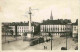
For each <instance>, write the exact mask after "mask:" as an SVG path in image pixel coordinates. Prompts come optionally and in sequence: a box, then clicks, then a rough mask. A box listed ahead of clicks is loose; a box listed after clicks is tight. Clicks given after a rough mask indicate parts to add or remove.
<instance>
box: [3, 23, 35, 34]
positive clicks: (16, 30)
mask: <svg viewBox="0 0 80 52" xmlns="http://www.w3.org/2000/svg"><path fill="white" fill-rule="evenodd" d="M5 25H8V27H10V28H11V29H9V30H12V31H13V35H23V33H25V32H27V33H28V32H29V26H28V23H23V22H13V23H3V26H5ZM31 27H32V28H31V29H32V32H33V33H34V25H33V24H32V26H31ZM8 35H11V33H8Z"/></svg>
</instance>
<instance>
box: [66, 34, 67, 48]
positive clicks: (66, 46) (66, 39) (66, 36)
mask: <svg viewBox="0 0 80 52" xmlns="http://www.w3.org/2000/svg"><path fill="white" fill-rule="evenodd" d="M66 50H67V34H66Z"/></svg>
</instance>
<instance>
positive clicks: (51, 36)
mask: <svg viewBox="0 0 80 52" xmlns="http://www.w3.org/2000/svg"><path fill="white" fill-rule="evenodd" d="M49 36H50V37H51V50H52V35H51V34H50V32H49Z"/></svg>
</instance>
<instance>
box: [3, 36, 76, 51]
mask: <svg viewBox="0 0 80 52" xmlns="http://www.w3.org/2000/svg"><path fill="white" fill-rule="evenodd" d="M29 44H30V43H29V42H28V41H23V40H18V41H14V42H11V43H5V44H2V50H44V46H47V49H46V50H51V42H50V41H49V42H45V43H40V44H37V45H35V46H29ZM67 44H68V45H67V47H68V50H74V48H75V47H76V45H77V43H75V42H74V41H72V38H68V40H67ZM52 47H53V48H52V49H53V50H61V47H66V38H65V37H54V38H53V41H52Z"/></svg>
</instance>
